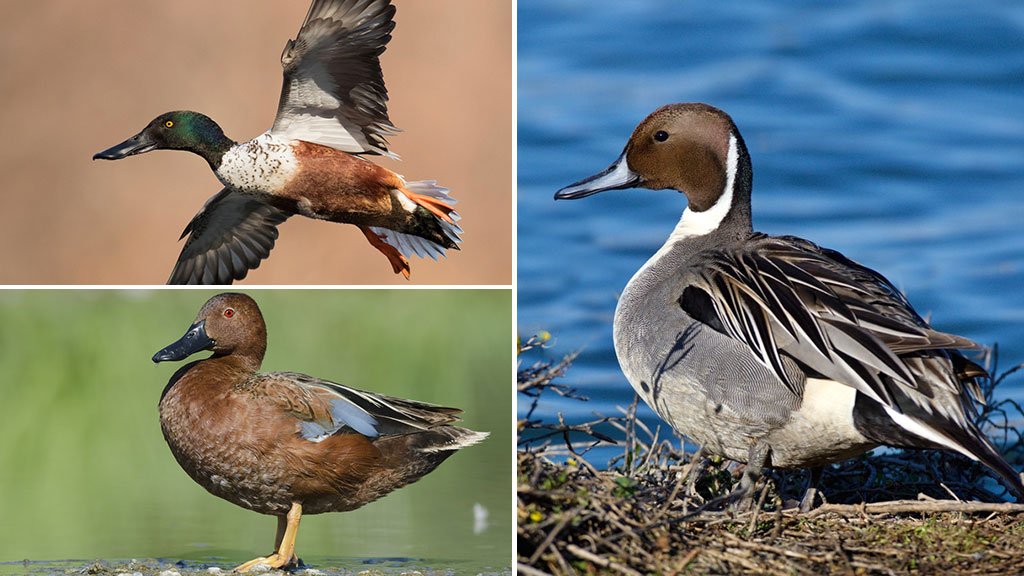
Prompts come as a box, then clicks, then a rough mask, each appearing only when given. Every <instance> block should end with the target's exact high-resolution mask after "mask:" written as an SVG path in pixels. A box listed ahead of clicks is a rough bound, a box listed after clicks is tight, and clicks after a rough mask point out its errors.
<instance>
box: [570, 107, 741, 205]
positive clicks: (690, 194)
mask: <svg viewBox="0 0 1024 576" xmlns="http://www.w3.org/2000/svg"><path fill="white" fill-rule="evenodd" d="M730 161H732V164H730ZM749 179H750V159H749V156H747V151H746V148H745V147H744V145H743V140H742V139H741V138H740V135H739V130H737V129H736V125H735V124H734V123H733V121H732V118H730V117H729V115H728V114H726V113H725V112H723V111H721V110H719V109H718V108H715V107H713V106H708V105H707V104H699V103H687V104H670V105H668V106H663V107H661V108H659V109H657V110H655V111H654V112H652V113H651V114H650V115H649V116H648V117H647V118H645V119H644V121H643V122H641V123H640V125H639V126H637V127H636V129H635V130H634V131H633V135H632V136H631V137H630V138H629V141H628V142H627V143H626V147H625V148H624V149H623V151H622V154H621V155H619V157H618V159H616V160H615V162H614V163H613V164H612V165H611V166H609V167H608V168H607V169H606V170H604V171H603V172H601V173H599V174H595V175H594V176H591V177H589V178H585V179H583V180H580V181H579V182H576V183H575V184H571V185H569V186H566V187H565V188H563V189H561V190H559V191H558V192H557V193H556V194H555V198H556V199H570V198H583V197H584V196H589V195H591V194H596V193H597V192H602V191H604V190H615V189H621V188H637V187H642V188H651V189H654V190H661V189H663V188H670V189H674V190H678V191H680V192H682V193H684V194H686V197H687V200H688V202H689V208H690V210H692V211H694V212H704V211H706V210H708V209H710V208H711V207H712V206H714V205H715V204H716V202H718V200H719V198H721V197H722V196H723V194H725V193H727V192H728V191H731V187H737V186H738V187H746V195H747V196H749ZM743 195H744V194H743V191H742V190H741V191H739V193H738V194H737V196H743Z"/></svg>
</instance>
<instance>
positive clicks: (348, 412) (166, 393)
mask: <svg viewBox="0 0 1024 576" xmlns="http://www.w3.org/2000/svg"><path fill="white" fill-rule="evenodd" d="M266 349H267V327H266V324H265V322H264V320H263V314H262V313H261V311H260V308H259V306H258V305H257V304H256V301H255V300H253V299H252V298H251V297H249V296H248V295H246V294H240V293H223V294H218V295H216V296H214V297H212V298H210V299H209V300H208V301H207V302H206V303H205V304H203V306H202V308H200V310H199V313H198V315H197V316H196V319H195V322H193V323H192V325H191V326H190V327H189V329H188V330H187V331H186V332H185V335H184V336H182V337H181V338H179V339H178V340H177V341H175V342H174V343H172V344H170V345H168V346H166V347H164V348H162V349H161V350H160V351H159V352H157V353H156V354H154V355H153V362H156V363H159V362H169V361H172V362H177V361H181V360H184V359H186V358H188V357H189V356H191V355H193V354H196V353H198V352H201V351H210V352H212V353H213V354H212V355H211V356H209V357H208V358H204V359H201V360H196V361H193V362H190V363H188V364H186V365H184V366H182V367H181V368H179V369H178V370H177V371H175V372H174V375H173V376H171V379H170V381H169V382H168V383H167V386H166V387H165V388H164V390H163V393H162V394H161V396H160V404H159V407H160V427H161V429H162V431H163V435H164V439H165V440H166V441H167V445H168V446H169V447H170V449H171V453H172V454H174V457H175V459H176V460H177V461H178V464H180V465H181V467H182V469H184V470H185V472H186V473H187V474H188V475H189V476H190V477H191V478H192V479H193V480H195V481H196V483H198V484H199V485H200V486H202V487H203V488H205V489H206V490H207V491H209V492H210V493H211V494H213V495H214V496H218V497H220V498H223V499H224V500H227V501H228V502H231V503H233V504H236V505H238V506H241V507H242V508H246V509H248V510H252V511H254V512H259V513H260V514H267V515H270V516H275V517H277V520H278V522H277V536H276V539H275V543H274V551H273V552H272V553H271V554H269V555H267V556H261V557H258V558H255V559H253V560H250V561H248V562H245V563H244V564H241V565H239V566H237V567H235V569H234V570H235V572H239V573H244V572H249V571H250V570H252V569H253V568H255V567H256V566H259V565H268V566H270V567H271V568H284V567H288V566H294V565H296V564H297V563H298V562H299V561H298V557H297V556H296V555H295V538H296V533H297V531H298V527H299V520H300V519H301V517H302V516H303V515H304V514H305V515H309V514H321V513H325V512H346V511H349V510H355V509H356V508H360V507H362V506H364V505H366V504H368V503H370V502H372V501H374V500H376V499H378V498H380V497H382V496H384V495H386V494H388V493H390V492H392V491H393V490H396V489H398V488H400V487H402V486H405V485H407V484H411V483H413V482H416V481H417V480H419V479H420V478H422V477H423V476H424V475H426V474H428V473H430V472H431V471H433V470H434V469H435V468H437V466H438V465H440V464H441V462H443V461H445V460H446V459H447V458H449V457H450V456H451V455H452V454H454V453H455V452H457V451H459V450H461V449H462V448H465V447H467V446H472V445H473V444H476V443H478V442H480V441H482V440H483V439H485V438H486V437H487V436H488V433H486V432H476V431H473V430H469V429H467V428H462V427H459V426H456V425H454V423H455V422H457V421H458V420H459V418H458V416H457V414H460V413H461V412H462V411H461V410H459V409H457V408H448V407H444V406H438V405H434V404H427V403H425V402H417V401H414V400H406V399H403V398H395V397H392V396H385V395H383V394H377V393H374V392H368V391H365V390H359V389H356V388H353V387H350V386H346V385H344V384H338V383H336V382H331V381H328V380H321V379H319V378H314V377H312V376H308V375H306V374H301V373H297V372H266V373H260V372H259V368H260V365H261V363H262V361H263V356H264V354H265V353H266Z"/></svg>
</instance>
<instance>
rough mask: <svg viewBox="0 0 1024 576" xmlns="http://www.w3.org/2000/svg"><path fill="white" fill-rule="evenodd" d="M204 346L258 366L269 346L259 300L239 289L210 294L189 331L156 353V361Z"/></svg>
mask: <svg viewBox="0 0 1024 576" xmlns="http://www.w3.org/2000/svg"><path fill="white" fill-rule="evenodd" d="M202 350H211V351H213V353H214V355H215V356H228V355H232V356H236V357H238V358H239V359H242V360H245V361H246V362H247V363H254V364H255V368H253V370H256V369H257V368H258V367H259V364H260V363H261V362H262V361H263V355H264V353H266V350H267V325H266V324H265V323H264V322H263V314H261V313H260V309H259V306H257V305H256V302H255V301H254V300H253V299H252V298H250V297H249V296H246V295H245V294H239V293H235V292H226V293H224V294H218V295H217V296H214V297H213V298H210V299H209V300H208V301H207V302H206V304H203V307H202V308H201V309H200V310H199V314H197V315H196V320H195V322H193V323H192V326H190V327H189V329H188V331H187V332H185V335H184V336H182V337H181V338H180V339H178V341H176V342H174V343H173V344H171V345H169V346H167V347H166V348H164V349H163V350H160V351H159V352H157V353H156V354H155V355H153V362H165V361H168V360H170V361H178V360H184V359H185V358H188V357H189V356H191V355H192V354H195V353H196V352H200V351H202Z"/></svg>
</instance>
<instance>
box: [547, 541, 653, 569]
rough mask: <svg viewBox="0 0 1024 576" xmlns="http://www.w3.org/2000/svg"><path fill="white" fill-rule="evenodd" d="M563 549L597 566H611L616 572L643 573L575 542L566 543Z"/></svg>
mask: <svg viewBox="0 0 1024 576" xmlns="http://www.w3.org/2000/svg"><path fill="white" fill-rule="evenodd" d="M565 549H566V550H568V551H569V552H572V554H573V555H574V556H576V557H577V558H580V559H582V560H586V561H588V562H593V563H594V564H597V565H598V566H600V567H602V568H611V569H612V570H615V571H616V572H622V573H623V574H629V576H643V574H641V573H639V572H637V571H636V570H633V569H632V568H630V567H629V566H623V565H622V564H619V563H618V562H614V561H612V560H609V559H607V558H603V557H601V556H598V555H597V554H594V553H593V552H588V551H586V550H584V549H583V548H580V547H579V546H577V545H575V544H567V545H566V546H565Z"/></svg>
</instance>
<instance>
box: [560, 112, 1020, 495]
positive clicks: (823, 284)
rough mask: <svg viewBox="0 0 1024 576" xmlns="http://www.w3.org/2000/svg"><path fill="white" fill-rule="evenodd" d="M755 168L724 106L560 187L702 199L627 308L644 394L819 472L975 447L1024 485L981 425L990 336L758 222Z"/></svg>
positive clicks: (679, 122) (748, 448)
mask: <svg viewBox="0 0 1024 576" xmlns="http://www.w3.org/2000/svg"><path fill="white" fill-rule="evenodd" d="M752 177H753V171H752V168H751V163H750V155H749V154H748V153H747V148H746V146H745V145H744V143H743V138H742V137H741V136H740V132H739V129H738V128H737V127H736V124H735V123H733V121H732V119H731V118H730V117H729V116H728V115H727V114H726V113H725V112H723V111H721V110H719V109H717V108H714V107H711V106H708V105H706V104H674V105H670V106H665V107H662V108H660V109H658V110H656V111H655V112H653V113H652V114H651V115H650V116H648V117H647V118H646V119H645V120H644V121H643V122H641V123H640V125H639V126H637V127H636V129H635V130H634V131H633V135H632V137H630V139H629V141H628V142H627V144H626V147H625V149H624V150H623V151H622V154H620V155H619V157H618V159H617V160H615V162H614V163H612V165H611V166H610V167H608V168H607V169H606V170H604V171H602V172H600V173H598V174H596V175H594V176H591V177H589V178H586V179H584V180H581V181H579V182H577V183H575V184H572V185H570V186H567V187H565V188H563V189H561V190H559V191H558V192H557V193H556V194H555V198H556V199H571V198H582V197H584V196H589V195H591V194H596V193H598V192H601V191H604V190H614V189H622V188H636V187H642V188H650V189H654V190H659V189H664V188H668V189H673V190H676V191H679V192H682V193H683V194H685V195H686V198H687V201H688V205H687V207H686V209H685V210H684V211H683V215H682V218H680V220H679V224H678V225H676V228H675V230H673V231H672V234H671V235H670V236H669V238H668V241H667V242H666V243H665V245H664V246H662V247H661V249H660V250H658V252H657V253H656V254H655V255H654V256H653V257H651V259H650V260H648V261H647V263H646V264H644V265H643V267H641V268H640V270H638V271H637V272H636V274H635V275H634V276H633V278H632V279H631V280H630V281H629V283H628V284H627V285H626V288H625V290H623V292H622V295H621V297H620V298H619V302H618V306H617V308H616V310H615V320H614V328H613V333H614V342H615V353H616V356H618V360H619V365H620V366H621V367H622V370H623V372H624V373H625V375H626V378H627V379H628V380H629V382H630V384H631V385H632V386H633V388H634V389H635V390H636V392H637V393H638V394H639V395H640V396H641V397H642V398H643V399H644V401H646V402H647V404H649V405H650V406H651V408H653V409H654V411H655V412H657V413H658V415H659V416H661V417H662V418H664V419H665V420H666V421H668V422H669V423H670V424H671V425H672V427H673V428H675V429H676V430H677V431H679V432H680V433H682V434H683V435H685V436H687V437H689V438H691V439H692V440H693V441H694V442H696V443H697V444H699V445H701V446H703V447H704V449H705V451H707V452H708V453H710V454H715V455H718V456H722V457H725V458H729V459H731V460H736V461H739V462H746V463H747V466H746V468H745V470H744V474H743V478H742V480H741V482H740V486H739V488H738V489H737V491H736V496H737V497H740V496H742V495H744V494H746V495H748V498H747V499H746V500H745V501H746V502H747V503H749V502H750V500H749V495H752V493H753V491H752V490H751V488H752V487H753V484H754V482H755V481H756V479H757V477H758V476H759V474H760V471H761V469H762V467H763V466H779V467H783V468H817V470H815V471H814V472H815V473H814V474H812V482H811V487H810V489H809V490H808V491H807V493H806V494H805V497H804V500H803V502H802V503H801V508H802V509H804V510H807V509H809V508H810V507H811V506H812V505H813V502H814V497H815V492H816V490H815V485H816V483H817V480H818V479H819V478H820V473H821V470H820V467H821V466H823V465H826V464H829V463H833V462H838V461H840V460H844V459H847V458H850V457H852V456H854V455H856V454H860V453H862V452H865V451H866V450H868V449H870V448H872V447H874V446H877V445H879V444H885V445H889V446H896V447H901V448H940V449H944V450H952V451H955V452H959V453H961V454H963V455H965V456H967V457H968V458H971V459H972V460H975V461H980V462H981V463H983V464H985V465H986V466H988V467H989V468H990V469H992V470H993V471H995V472H996V473H997V474H998V475H999V476H1000V477H1001V478H1002V479H1003V481H1004V482H1005V483H1006V485H1007V486H1009V487H1010V488H1011V489H1012V490H1013V492H1015V493H1016V494H1017V495H1018V497H1021V498H1024V484H1022V483H1021V477H1020V474H1019V473H1018V472H1017V471H1016V470H1014V469H1013V467H1012V466H1010V465H1009V464H1008V463H1007V462H1006V460H1005V459H1004V458H1003V457H1002V456H1001V455H1000V453H999V452H998V451H997V450H996V449H995V447H993V445H992V443H991V442H990V441H989V440H988V438H986V437H985V435H984V434H983V433H982V432H981V431H980V430H979V429H978V426H977V425H976V424H975V422H974V417H975V406H974V402H975V401H982V402H983V401H984V398H983V396H982V394H981V393H980V390H979V387H978V384H977V380H978V379H979V378H983V377H986V376H987V374H986V373H985V370H984V369H982V368H981V367H980V366H978V365H976V364H974V363H973V362H970V361H969V360H967V359H966V358H965V357H964V356H963V355H962V354H961V353H960V352H958V350H961V349H972V348H979V346H978V345H977V344H975V343H974V342H972V341H970V340H968V339H967V338H963V337H960V336H954V335H952V334H945V333H942V332H938V331H936V330H934V329H932V328H931V326H929V325H928V323H927V322H925V321H924V319H922V318H921V316H920V315H918V314H917V312H915V311H914V309H913V308H912V307H911V305H910V303H909V302H908V301H907V299H906V298H905V297H904V296H903V295H902V294H900V292H899V291H898V290H897V289H896V287H895V286H893V284H892V283H891V282H889V281H888V280H886V279H885V278H884V277H883V276H882V275H881V274H879V273H878V272H875V271H874V270H871V269H869V268H867V267H865V266H862V265H860V264H858V263H856V262H854V261H853V260H850V259H849V258H847V257H845V256H843V255H842V254H840V253H839V252H836V251H834V250H828V249H825V248H821V247H819V246H817V245H815V244H812V243H811V242H808V241H807V240H803V239H801V238H796V237H793V236H767V235H765V234H761V233H758V232H754V231H753V228H752V225H751V218H750V193H751V188H752V186H751V182H752Z"/></svg>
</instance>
